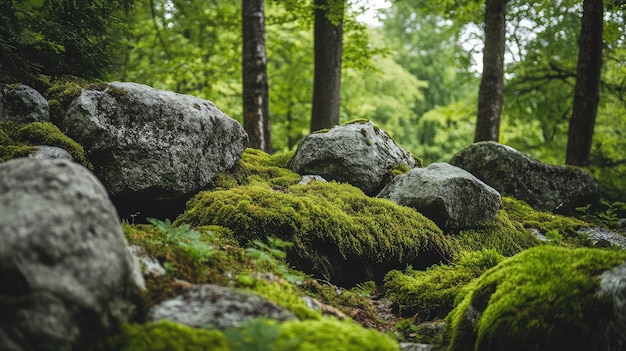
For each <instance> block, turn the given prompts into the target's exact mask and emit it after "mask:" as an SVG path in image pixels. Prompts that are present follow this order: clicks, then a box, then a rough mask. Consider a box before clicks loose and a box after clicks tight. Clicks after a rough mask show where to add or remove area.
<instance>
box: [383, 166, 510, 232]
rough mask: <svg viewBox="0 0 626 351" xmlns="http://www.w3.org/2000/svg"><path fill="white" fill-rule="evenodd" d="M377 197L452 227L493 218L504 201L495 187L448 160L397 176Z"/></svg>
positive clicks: (445, 226) (443, 226)
mask: <svg viewBox="0 0 626 351" xmlns="http://www.w3.org/2000/svg"><path fill="white" fill-rule="evenodd" d="M378 197H381V198H384V199H388V200H391V201H393V202H395V203H397V204H399V205H403V206H409V207H412V208H414V209H416V210H417V211H419V212H421V213H422V214H423V215H425V216H426V217H428V218H429V219H430V220H432V221H433V222H435V223H437V225H438V226H439V227H441V228H446V229H453V230H454V229H463V228H471V227H475V226H476V225H478V223H480V222H481V221H485V220H489V219H492V218H493V217H494V216H495V215H496V213H497V212H498V209H499V208H500V200H501V199H500V193H498V192H497V191H496V190H494V189H493V188H492V187H490V186H489V185H487V184H485V183H483V182H482V181H481V180H479V179H478V178H476V177H474V176H473V175H472V174H470V173H469V172H467V171H465V170H463V169H461V168H458V167H455V166H452V165H449V164H447V163H433V164H431V165H429V166H428V167H426V168H413V169H412V170H410V171H409V172H408V173H405V174H401V175H398V176H396V177H395V178H394V179H393V180H392V181H391V183H389V184H387V186H386V187H385V188H383V190H382V191H381V192H380V194H378Z"/></svg>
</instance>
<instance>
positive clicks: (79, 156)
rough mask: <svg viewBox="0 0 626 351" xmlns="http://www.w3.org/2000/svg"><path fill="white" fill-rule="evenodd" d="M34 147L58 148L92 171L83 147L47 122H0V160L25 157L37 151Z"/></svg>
mask: <svg viewBox="0 0 626 351" xmlns="http://www.w3.org/2000/svg"><path fill="white" fill-rule="evenodd" d="M35 145H49V146H57V147H60V148H62V149H64V150H66V151H67V152H69V153H70V155H72V157H74V159H75V160H77V161H78V162H80V163H81V164H82V165H84V166H86V167H88V168H90V169H92V168H93V167H92V166H91V164H90V163H89V161H87V158H86V156H85V151H84V150H83V147H82V146H80V145H79V144H78V143H76V142H75V141H74V140H72V139H70V138H69V137H68V136H66V135H65V134H63V133H62V132H61V131H60V130H59V128H57V127H56V126H55V125H53V124H51V123H48V122H32V123H26V124H16V123H12V122H0V160H1V161H6V160H9V159H11V158H15V157H25V156H28V155H30V154H32V153H34V152H36V151H37V148H36V147H34V146H35Z"/></svg>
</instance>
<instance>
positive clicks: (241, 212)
mask: <svg viewBox="0 0 626 351" xmlns="http://www.w3.org/2000/svg"><path fill="white" fill-rule="evenodd" d="M176 223H188V224H191V225H193V226H202V225H208V224H213V225H220V226H224V227H227V228H229V229H231V230H232V231H233V233H234V237H235V238H236V239H237V240H238V241H239V243H240V244H241V245H244V246H245V245H248V243H250V242H251V241H253V240H266V238H267V237H271V236H275V237H278V238H280V239H282V240H285V241H289V242H292V243H293V244H294V245H293V247H292V248H291V249H290V250H289V251H288V253H289V255H288V260H289V261H290V262H291V263H292V264H294V265H296V266H297V267H298V268H299V269H301V270H303V271H305V272H309V273H315V274H316V275H317V277H319V278H324V279H327V280H330V281H332V282H335V283H336V284H340V285H342V284H345V285H352V284H354V283H357V282H360V281H361V282H362V281H367V280H372V279H374V278H378V279H381V278H382V276H383V275H384V274H385V273H386V272H387V271H389V270H390V269H392V268H397V267H402V266H406V265H407V264H414V265H416V266H429V265H431V264H433V263H437V262H440V261H441V260H445V259H447V258H449V257H451V256H452V255H453V254H454V253H455V252H456V247H455V245H454V244H453V243H452V242H451V240H450V239H449V238H448V237H446V236H444V235H443V233H442V231H441V230H440V229H439V228H438V227H437V226H436V225H435V224H434V223H433V222H432V221H430V220H429V219H427V218H426V217H424V216H422V215H421V214H419V213H418V212H416V211H415V210H413V209H411V208H408V207H403V206H399V205H397V204H394V203H392V202H390V201H387V200H384V199H377V198H371V197H368V196H366V195H365V194H363V192H362V191H360V190H359V189H357V188H355V187H353V186H351V185H348V184H340V183H336V182H330V183H324V182H312V183H310V184H307V185H292V186H289V187H287V188H285V189H282V190H281V191H278V190H276V189H273V188H271V187H270V186H268V185H266V184H262V183H257V184H254V185H249V186H239V187H235V188H231V189H224V190H214V191H205V192H201V193H199V194H198V195H197V196H195V197H194V198H193V199H191V200H190V201H189V202H188V203H187V210H186V211H185V212H184V213H183V214H182V215H181V216H179V217H178V218H177V219H176Z"/></svg>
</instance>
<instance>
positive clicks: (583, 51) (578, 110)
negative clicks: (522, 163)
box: [565, 0, 604, 166]
mask: <svg viewBox="0 0 626 351" xmlns="http://www.w3.org/2000/svg"><path fill="white" fill-rule="evenodd" d="M603 16H604V3H603V0H584V1H583V17H582V25H581V28H580V42H579V48H578V70H577V73H576V87H575V88H574V106H573V111H572V116H571V118H570V122H569V130H568V133H567V153H566V156H565V163H567V164H569V165H574V166H588V165H589V158H590V155H591V142H592V139H593V129H594V127H595V124H596V115H597V112H598V103H599V101H600V72H601V70H602V26H603V23H602V22H603Z"/></svg>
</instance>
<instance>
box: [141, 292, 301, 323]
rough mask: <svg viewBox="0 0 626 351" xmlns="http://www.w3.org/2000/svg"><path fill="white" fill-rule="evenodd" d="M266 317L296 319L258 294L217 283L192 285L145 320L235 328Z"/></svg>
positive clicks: (151, 312)
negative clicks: (248, 321) (164, 320)
mask: <svg viewBox="0 0 626 351" xmlns="http://www.w3.org/2000/svg"><path fill="white" fill-rule="evenodd" d="M259 317H265V318H269V319H275V320H278V321H287V320H296V319H297V317H296V316H295V315H294V314H293V313H291V312H290V311H288V310H286V309H284V308H283V307H280V306H278V305H276V304H275V303H273V302H271V301H270V300H267V299H266V298H264V297H261V296H259V295H257V294H254V293H250V292H245V291H241V290H236V289H232V288H227V287H223V286H218V285H195V286H193V287H192V288H191V289H190V290H189V291H187V292H186V293H184V294H183V295H180V296H177V297H174V298H172V299H169V300H165V301H163V302H161V303H159V304H158V305H156V306H154V307H152V309H150V311H149V312H148V316H147V319H148V320H150V321H156V320H160V319H169V320H172V321H175V322H178V323H181V324H185V325H188V326H192V327H196V328H210V329H214V328H216V329H226V328H237V327H239V326H241V325H242V324H243V322H245V321H246V320H249V319H254V318H259Z"/></svg>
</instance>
